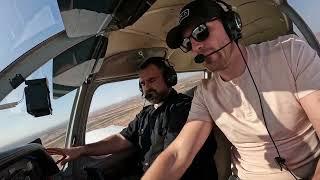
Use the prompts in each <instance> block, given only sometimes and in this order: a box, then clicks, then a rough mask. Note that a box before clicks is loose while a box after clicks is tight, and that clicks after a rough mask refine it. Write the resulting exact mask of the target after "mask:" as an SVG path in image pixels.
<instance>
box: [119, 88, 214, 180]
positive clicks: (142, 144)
mask: <svg viewBox="0 0 320 180" xmlns="http://www.w3.org/2000/svg"><path fill="white" fill-rule="evenodd" d="M191 102H192V98H191V97H189V96H187V95H184V94H181V93H179V94H178V93H177V92H176V91H175V90H172V91H171V92H170V94H169V95H168V97H167V98H166V100H165V101H164V102H163V104H162V105H161V106H159V107H158V108H157V109H155V108H154V106H153V105H149V106H146V107H144V108H143V110H142V111H141V112H140V113H139V114H138V115H137V116H136V118H135V119H134V120H133V121H131V122H130V124H129V125H128V127H127V128H125V129H123V130H122V131H121V132H120V134H121V135H122V136H124V137H125V138H126V139H127V140H129V141H130V142H131V143H132V144H133V145H135V146H136V147H137V148H138V152H139V156H140V158H139V159H140V162H141V165H142V168H143V171H146V170H147V169H148V168H149V167H150V165H151V163H152V162H153V161H154V160H155V159H156V158H157V156H158V155H159V154H160V153H161V152H162V151H163V150H164V149H165V148H166V147H168V146H169V144H170V143H171V142H172V141H173V140H174V139H175V138H176V137H177V135H178V134H179V132H180V130H181V129H182V127H183V126H184V124H185V122H186V120H187V118H188V114H189V110H190V107H191ZM215 150H216V143H215V140H214V137H213V135H210V136H209V137H208V139H207V141H206V142H205V144H204V146H203V147H202V149H201V150H200V151H199V153H198V154H197V155H196V157H195V158H194V160H193V162H192V165H191V166H190V167H189V168H188V170H187V171H186V173H185V174H184V176H183V177H182V179H217V171H216V167H215V164H214V160H213V155H214V153H215Z"/></svg>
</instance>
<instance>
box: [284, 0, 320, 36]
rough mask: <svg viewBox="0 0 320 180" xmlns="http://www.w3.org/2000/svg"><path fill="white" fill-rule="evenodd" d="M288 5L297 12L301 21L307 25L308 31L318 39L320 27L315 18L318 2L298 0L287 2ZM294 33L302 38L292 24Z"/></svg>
mask: <svg viewBox="0 0 320 180" xmlns="http://www.w3.org/2000/svg"><path fill="white" fill-rule="evenodd" d="M288 3H289V4H290V5H291V6H292V7H293V8H294V9H295V10H296V11H297V12H298V14H299V15H300V16H301V17H302V18H303V20H304V21H305V22H306V23H307V24H308V26H309V27H310V29H311V30H312V31H313V32H314V33H315V34H316V36H317V39H318V40H319V37H320V33H319V32H320V25H319V23H318V20H317V18H315V17H316V16H317V15H318V14H319V13H318V11H317V7H318V6H319V4H320V3H319V1H317V0H309V1H308V2H304V3H303V2H302V1H299V0H288ZM293 30H294V32H295V33H296V34H297V35H298V36H300V37H303V35H302V34H301V32H300V31H299V29H298V28H297V27H296V25H295V24H294V27H293Z"/></svg>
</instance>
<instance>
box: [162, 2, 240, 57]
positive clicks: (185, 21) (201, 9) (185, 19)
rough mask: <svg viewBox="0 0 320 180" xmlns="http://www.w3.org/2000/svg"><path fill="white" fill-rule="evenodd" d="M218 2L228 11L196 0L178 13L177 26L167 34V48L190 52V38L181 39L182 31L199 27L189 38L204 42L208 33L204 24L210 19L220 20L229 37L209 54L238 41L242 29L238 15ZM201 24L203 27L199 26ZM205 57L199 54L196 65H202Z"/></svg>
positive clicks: (211, 3) (226, 5) (213, 4)
mask: <svg viewBox="0 0 320 180" xmlns="http://www.w3.org/2000/svg"><path fill="white" fill-rule="evenodd" d="M218 2H219V3H222V4H223V5H224V6H225V7H226V9H228V10H227V11H225V10H224V9H223V8H222V6H221V5H219V4H218V3H217V2H215V1H211V0H197V1H193V2H191V3H189V4H187V5H186V6H184V7H183V8H182V10H181V11H180V15H179V24H178V25H177V26H176V27H174V28H172V29H171V30H170V31H169V32H168V34H167V38H166V42H167V45H168V47H169V48H171V49H177V48H180V49H181V50H182V51H183V52H188V51H190V50H191V41H190V37H189V38H183V35H182V34H183V31H184V30H185V29H189V28H190V29H193V28H195V26H198V25H200V26H198V28H195V29H194V31H193V32H192V34H191V36H192V38H193V39H195V40H197V41H199V42H200V41H204V40H205V39H206V38H207V37H208V36H209V31H208V28H207V27H206V26H205V23H206V22H207V21H210V20H212V19H220V20H221V21H222V23H223V26H224V28H225V30H226V33H227V34H228V36H229V37H230V42H229V43H226V44H225V45H223V46H221V47H220V48H218V49H216V50H215V51H213V52H211V54H213V53H216V52H218V51H220V50H221V49H223V48H224V47H226V46H227V45H229V44H230V43H231V42H232V41H238V40H239V39H240V38H241V27H242V23H241V19H240V16H239V14H238V13H236V12H234V11H232V8H231V6H230V5H228V4H226V3H224V2H223V1H218ZM202 23H203V25H201V24H202ZM211 54H209V55H211ZM209 55H206V56H209ZM206 56H205V55H202V54H199V55H198V56H196V57H195V59H194V60H195V62H196V63H202V62H204V59H205V58H206Z"/></svg>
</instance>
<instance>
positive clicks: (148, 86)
mask: <svg viewBox="0 0 320 180" xmlns="http://www.w3.org/2000/svg"><path fill="white" fill-rule="evenodd" d="M149 89H150V84H149V83H147V82H146V83H145V84H144V91H148V90H149Z"/></svg>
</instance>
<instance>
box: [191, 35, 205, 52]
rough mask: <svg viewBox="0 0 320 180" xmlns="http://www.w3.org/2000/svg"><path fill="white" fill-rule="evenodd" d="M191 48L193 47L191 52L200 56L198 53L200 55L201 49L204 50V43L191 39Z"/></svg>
mask: <svg viewBox="0 0 320 180" xmlns="http://www.w3.org/2000/svg"><path fill="white" fill-rule="evenodd" d="M191 47H192V49H191V51H192V52H193V53H196V54H198V53H200V51H201V49H202V48H203V43H202V42H198V41H196V40H194V39H193V38H191Z"/></svg>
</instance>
